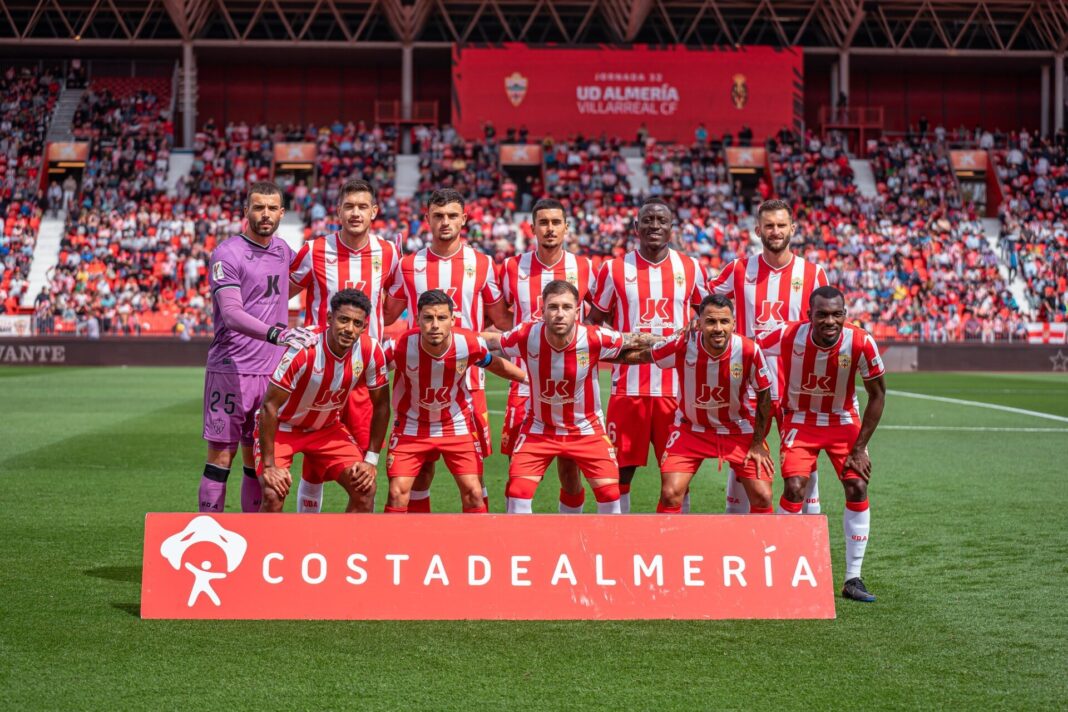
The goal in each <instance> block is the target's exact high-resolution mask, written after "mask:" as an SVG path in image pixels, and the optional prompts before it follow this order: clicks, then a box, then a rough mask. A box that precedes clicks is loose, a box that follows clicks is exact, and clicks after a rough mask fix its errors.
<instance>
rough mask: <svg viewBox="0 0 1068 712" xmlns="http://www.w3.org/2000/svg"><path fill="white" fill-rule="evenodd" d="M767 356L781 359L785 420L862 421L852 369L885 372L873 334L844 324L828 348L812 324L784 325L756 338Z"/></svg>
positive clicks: (864, 374) (869, 374) (865, 375)
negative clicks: (815, 335) (819, 343)
mask: <svg viewBox="0 0 1068 712" xmlns="http://www.w3.org/2000/svg"><path fill="white" fill-rule="evenodd" d="M757 343H758V344H759V345H760V347H761V348H763V349H764V351H765V353H767V354H768V355H769V356H772V355H774V356H778V358H779V376H778V377H779V388H778V390H779V393H780V394H781V396H780V397H781V402H780V406H781V408H782V411H783V423H796V424H805V425H851V424H854V423H860V416H859V405H858V403H857V392H856V374H857V373H858V372H859V373H860V377H861V378H862V379H864V380H865V381H867V380H870V379H872V378H878V377H879V376H881V375H883V373H885V369H884V368H883V360H882V358H881V357H880V356H879V347H878V346H876V344H875V339H873V338H872V337H871V335H870V334H869V333H868V332H866V331H864V329H861V328H860V327H858V326H853V325H852V324H846V325H845V326H843V327H842V335H841V336H840V337H839V338H838V343H836V344H835V345H834V346H831V347H829V348H822V347H819V346H817V345H816V344H815V343H814V342H813V341H812V324H811V323H809V322H807V321H803V322H798V323H795V324H787V325H786V326H784V327H781V328H779V329H776V330H775V331H772V332H769V333H768V334H766V335H765V336H763V337H761V338H760V339H757Z"/></svg>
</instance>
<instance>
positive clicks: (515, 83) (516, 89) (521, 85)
mask: <svg viewBox="0 0 1068 712" xmlns="http://www.w3.org/2000/svg"><path fill="white" fill-rule="evenodd" d="M504 91H505V92H506V93H507V94H508V101H510V102H512V106H515V107H518V106H519V105H520V104H522V103H523V99H524V98H525V97H526V95H527V78H526V77H524V76H523V75H522V74H520V73H519V72H512V73H511V74H510V75H508V76H507V77H505V78H504Z"/></svg>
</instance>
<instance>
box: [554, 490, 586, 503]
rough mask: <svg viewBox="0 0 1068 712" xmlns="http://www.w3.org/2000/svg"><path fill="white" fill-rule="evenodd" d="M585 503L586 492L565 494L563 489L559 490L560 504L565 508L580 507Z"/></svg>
mask: <svg viewBox="0 0 1068 712" xmlns="http://www.w3.org/2000/svg"><path fill="white" fill-rule="evenodd" d="M585 503H586V490H585V489H581V490H579V491H578V493H576V494H571V493H570V492H565V491H564V490H563V488H561V489H560V504H563V505H564V506H565V507H581V506H582V505H583V504H585Z"/></svg>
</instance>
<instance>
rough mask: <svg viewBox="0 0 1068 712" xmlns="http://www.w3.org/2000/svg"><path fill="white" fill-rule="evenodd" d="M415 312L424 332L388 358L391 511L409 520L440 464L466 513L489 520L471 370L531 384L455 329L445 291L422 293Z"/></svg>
mask: <svg viewBox="0 0 1068 712" xmlns="http://www.w3.org/2000/svg"><path fill="white" fill-rule="evenodd" d="M416 306H417V308H418V310H419V311H418V314H417V316H416V324H417V327H418V328H414V329H409V330H408V331H406V332H404V333H403V334H401V336H400V337H398V338H397V341H396V342H395V343H393V344H389V345H387V347H386V358H387V359H389V360H390V361H392V362H393V366H394V375H393V402H394V404H395V410H396V420H395V422H394V424H393V437H392V438H391V439H390V443H389V455H388V457H387V458H386V462H387V465H388V468H387V474H388V476H389V501H388V503H387V504H386V512H388V513H393V514H403V513H406V512H407V511H408V501H409V498H410V497H411V492H412V484H413V483H414V482H415V479H416V477H417V476H418V475H419V472H420V470H421V469H422V467H423V466H424V465H425V464H427V463H433V462H436V461H437V459H438V458H439V457H441V458H444V460H445V465H446V467H448V468H449V471H450V472H452V475H453V477H455V478H456V486H457V487H459V488H460V499H461V501H462V504H463V510H464V512H465V513H468V514H485V513H486V504H485V501H484V500H483V497H482V458H483V456H484V451H483V449H482V445H481V443H480V439H479V437H478V434H477V427H478V426H477V424H476V422H475V419H476V417H477V415H476V414H475V410H474V403H475V397H474V395H473V394H472V392H471V389H470V387H469V385H468V379H467V371H468V369H469V368H471V367H478V368H484V369H486V370H487V371H489V372H490V373H492V374H494V375H497V376H500V377H501V378H506V379H509V380H512V381H518V382H525V381H526V374H525V373H524V372H523V371H522V369H520V368H519V367H518V366H516V365H515V364H513V363H512V362H510V361H507V360H505V359H502V358H495V357H494V356H493V355H491V354H490V352H489V348H488V347H487V345H486V342H485V341H484V340H483V339H482V337H480V336H479V335H478V334H477V333H475V332H473V331H469V330H468V329H461V328H460V327H457V326H454V322H455V321H456V317H455V314H454V313H453V302H452V299H451V298H450V297H449V296H448V295H447V294H446V293H445V292H443V291H442V290H440V289H431V290H428V291H426V292H423V293H422V294H420V295H419V301H418V302H417V304H416Z"/></svg>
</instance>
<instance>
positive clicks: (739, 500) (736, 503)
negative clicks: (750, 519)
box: [727, 468, 749, 514]
mask: <svg viewBox="0 0 1068 712" xmlns="http://www.w3.org/2000/svg"><path fill="white" fill-rule="evenodd" d="M727 514H749V495H747V494H746V493H745V487H742V483H741V482H739V481H738V477H737V476H736V475H735V474H734V468H730V469H728V470H727Z"/></svg>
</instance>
